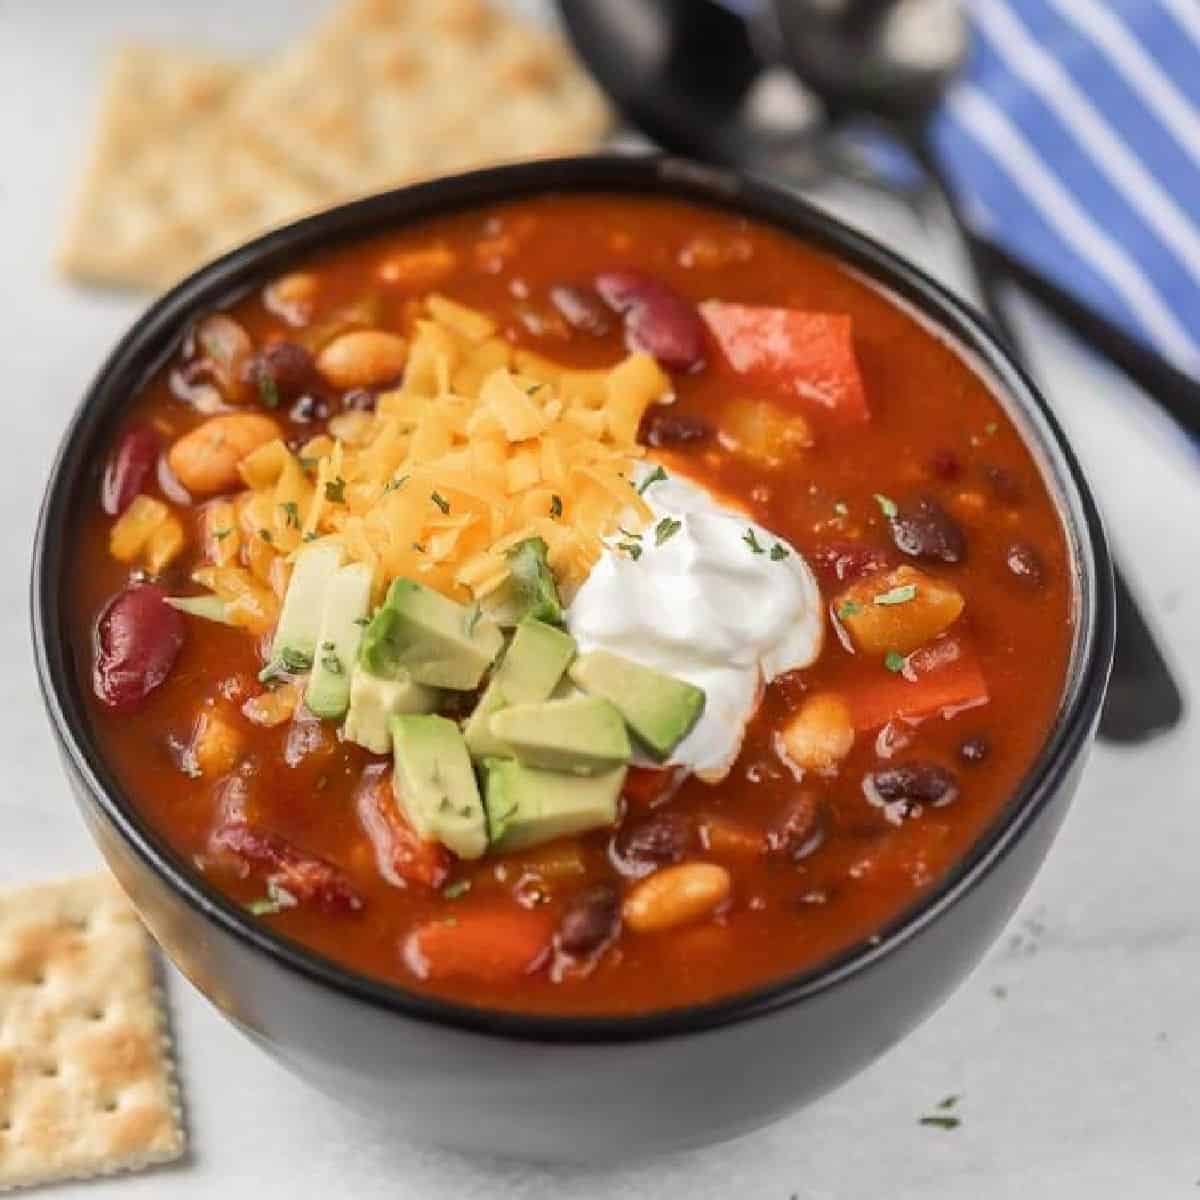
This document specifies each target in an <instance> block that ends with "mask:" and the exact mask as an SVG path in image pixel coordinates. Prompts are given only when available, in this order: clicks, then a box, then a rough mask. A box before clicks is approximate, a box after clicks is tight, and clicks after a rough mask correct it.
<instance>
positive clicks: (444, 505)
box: [429, 492, 450, 515]
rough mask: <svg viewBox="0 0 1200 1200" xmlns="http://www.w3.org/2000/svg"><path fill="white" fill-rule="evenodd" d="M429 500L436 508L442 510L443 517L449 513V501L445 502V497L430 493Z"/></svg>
mask: <svg viewBox="0 0 1200 1200" xmlns="http://www.w3.org/2000/svg"><path fill="white" fill-rule="evenodd" d="M429 498H430V500H432V501H433V502H434V504H436V505H437V506H438V508H440V509H441V510H442V514H443V515H445V514H446V513H448V512H449V511H450V501H449V500H447V499H446V498H445V496H442V495H440V494H439V493H437V492H430V493H429Z"/></svg>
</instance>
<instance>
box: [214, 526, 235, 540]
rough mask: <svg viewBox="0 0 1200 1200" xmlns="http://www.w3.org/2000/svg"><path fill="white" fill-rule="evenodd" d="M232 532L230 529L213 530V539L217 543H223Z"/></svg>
mask: <svg viewBox="0 0 1200 1200" xmlns="http://www.w3.org/2000/svg"><path fill="white" fill-rule="evenodd" d="M232 532H233V530H232V529H214V530H213V537H215V538H216V539H217V541H218V542H223V541H224V540H225V539H226V538H227V537H228V536H229V535H230V534H231V533H232Z"/></svg>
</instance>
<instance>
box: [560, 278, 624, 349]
mask: <svg viewBox="0 0 1200 1200" xmlns="http://www.w3.org/2000/svg"><path fill="white" fill-rule="evenodd" d="M550 303H551V304H553V305H554V307H555V308H556V309H557V310H558V312H559V315H560V316H561V317H562V318H563V320H564V321H566V323H567V324H568V325H570V326H571V328H572V329H578V330H579V332H580V333H589V334H591V335H592V337H603V336H604V335H605V334H606V333H607V332H608V331H609V329H611V328H612V320H611V317H610V314H609V310H608V309H607V308H606V307H605V304H604V301H603V300H601V299H600V297H599V296H598V295H596V293H595V292H594V291H592V290H591V288H582V287H571V286H570V285H568V284H565V283H564V284H559V285H558V286H557V287H552V288H551V289H550Z"/></svg>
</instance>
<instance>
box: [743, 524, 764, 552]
mask: <svg viewBox="0 0 1200 1200" xmlns="http://www.w3.org/2000/svg"><path fill="white" fill-rule="evenodd" d="M742 541H743V542H745V543H746V545H747V546H749V547H750V550H751V551H752V552H753V553H754V554H766V550H765V549H763V547H762V545H761V544H760V543H759V540H758V538H756V537H755V536H754V530H753V529H751V528H750V527H749V526H746V532H745V533H743V534H742Z"/></svg>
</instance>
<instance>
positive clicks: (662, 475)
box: [637, 466, 670, 496]
mask: <svg viewBox="0 0 1200 1200" xmlns="http://www.w3.org/2000/svg"><path fill="white" fill-rule="evenodd" d="M669 478H670V476H669V475H668V474H667V473H666V471H664V470H663V469H662V467H661V466H658V467H655V468H654V470H653V471H651V472H650V474H649V475H647V476H646V478H645V479H643V480H642V482H641V486H640V487H639V488H638V490H637V492H638V495H639V496H644V495H645V494H646V489H647V488H648V487H649V486H650V485H651V484H652V483H661V482H662V481H663V480H664V479H669Z"/></svg>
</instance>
